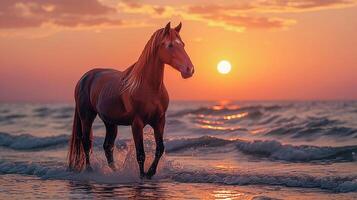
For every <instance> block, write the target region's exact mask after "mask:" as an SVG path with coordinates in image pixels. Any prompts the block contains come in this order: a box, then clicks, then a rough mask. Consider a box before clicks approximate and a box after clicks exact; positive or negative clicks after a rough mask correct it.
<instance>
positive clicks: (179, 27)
mask: <svg viewBox="0 0 357 200" xmlns="http://www.w3.org/2000/svg"><path fill="white" fill-rule="evenodd" d="M181 27H182V23H181V22H180V23H179V25H177V26H176V27H175V31H176V32H178V33H179V32H180V30H181Z"/></svg>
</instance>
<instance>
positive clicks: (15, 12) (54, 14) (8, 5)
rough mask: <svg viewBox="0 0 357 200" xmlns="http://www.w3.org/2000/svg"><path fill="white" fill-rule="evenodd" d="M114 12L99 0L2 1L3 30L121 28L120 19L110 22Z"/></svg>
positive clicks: (1, 23)
mask: <svg viewBox="0 0 357 200" xmlns="http://www.w3.org/2000/svg"><path fill="white" fill-rule="evenodd" d="M113 12H115V9H114V8H111V7H108V6H105V5H103V4H101V3H99V2H98V1H97V0H86V1H85V3H83V2H82V1H72V0H61V1H58V0H2V1H0V29H14V28H31V27H40V26H42V25H44V24H48V23H51V24H54V25H58V26H63V27H78V26H98V25H103V24H108V25H121V24H123V21H122V20H120V19H115V18H109V17H108V14H110V13H113Z"/></svg>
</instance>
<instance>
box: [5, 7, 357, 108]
mask: <svg viewBox="0 0 357 200" xmlns="http://www.w3.org/2000/svg"><path fill="white" fill-rule="evenodd" d="M84 2H85V3H84ZM163 2H165V3H163ZM210 2H211V3H208V1H201V0H199V1H188V0H184V1H182V0H181V1H178V0H172V1H162V2H160V1H144V0H142V1H129V0H123V1H115V0H98V1H96V0H86V1H72V0H63V1H57V0H2V1H0V101H2V102H13V101H29V102H54V101H55V102H56V101H72V100H73V89H74V85H75V83H76V81H77V80H78V79H79V78H80V77H81V75H82V74H83V73H84V72H86V71H87V70H89V69H91V68H94V67H113V68H116V69H120V70H121V69H124V68H126V67H127V66H129V65H130V64H132V63H134V62H135V61H136V60H137V58H138V56H139V54H140V53H141V51H142V50H143V48H144V45H145V43H146V42H147V40H148V39H149V38H150V36H151V34H152V33H153V32H154V31H155V30H157V29H159V28H161V27H163V26H165V25H166V23H167V22H168V21H171V22H172V24H173V25H176V24H178V23H179V22H180V21H182V22H183V27H182V30H181V37H182V39H183V40H184V42H185V43H186V51H187V52H188V54H189V55H190V57H191V60H192V62H193V64H194V65H195V71H196V72H195V75H194V77H193V78H191V79H187V80H183V79H182V78H181V76H180V74H179V73H178V72H177V71H174V70H173V69H172V68H170V67H169V66H167V68H166V70H165V83H166V86H167V88H168V90H169V93H170V97H171V99H187V100H190V99H194V100H217V99H237V100H287V99H288V100H293V99H296V100H304V99H357V6H356V5H357V2H356V1H352V0H284V1H281V0H271V1H264V0H252V1H245V0H242V1H210ZM233 2H235V3H233ZM237 2H239V3H237ZM221 59H226V60H229V61H230V62H231V63H232V67H233V69H232V71H231V73H230V74H228V75H221V74H219V73H218V72H217V70H216V65H217V63H218V62H219V61H220V60H221Z"/></svg>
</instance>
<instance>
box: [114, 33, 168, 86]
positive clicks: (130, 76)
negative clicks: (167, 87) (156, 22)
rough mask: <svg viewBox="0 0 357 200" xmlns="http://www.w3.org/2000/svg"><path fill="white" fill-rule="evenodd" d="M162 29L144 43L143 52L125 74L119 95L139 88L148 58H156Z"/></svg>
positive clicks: (161, 37)
mask: <svg viewBox="0 0 357 200" xmlns="http://www.w3.org/2000/svg"><path fill="white" fill-rule="evenodd" d="M163 32H164V29H159V30H157V31H156V32H155V33H154V34H153V35H152V36H151V38H150V40H149V41H148V42H147V43H146V45H145V48H144V50H143V52H142V53H141V55H140V57H139V59H138V61H137V62H136V63H134V64H133V65H132V66H131V67H130V68H129V69H128V71H127V74H125V77H124V78H123V87H121V91H120V93H123V92H125V91H127V90H128V91H129V92H130V93H133V91H135V89H136V88H138V87H139V86H140V84H141V83H142V79H143V73H142V71H143V69H144V67H145V65H146V64H147V62H148V61H149V59H150V58H153V57H154V56H156V55H155V54H156V52H157V49H158V45H159V44H160V42H161V40H162V39H163Z"/></svg>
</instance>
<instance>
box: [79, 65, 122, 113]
mask: <svg viewBox="0 0 357 200" xmlns="http://www.w3.org/2000/svg"><path fill="white" fill-rule="evenodd" d="M122 76H123V72H121V71H118V70H115V69H101V68H95V69H92V70H89V71H88V72H86V73H85V74H84V75H83V76H82V77H81V79H80V80H79V81H78V83H77V85H76V89H75V99H76V103H77V105H78V104H79V105H80V106H81V107H87V109H91V110H93V111H96V108H95V104H96V102H97V100H98V97H99V95H100V93H101V91H103V88H104V87H105V86H106V85H108V84H120V83H118V82H120V81H121V79H122Z"/></svg>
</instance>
